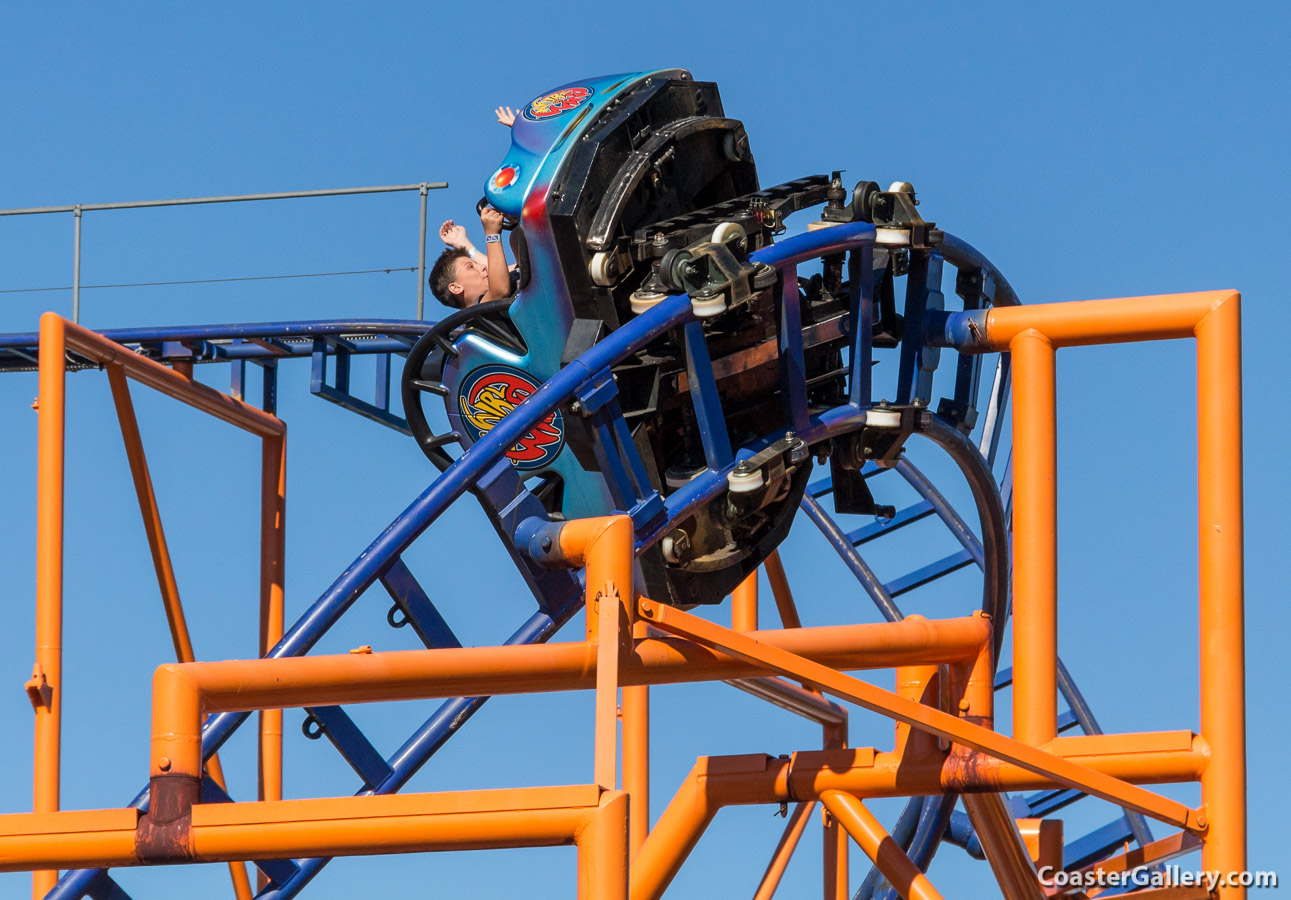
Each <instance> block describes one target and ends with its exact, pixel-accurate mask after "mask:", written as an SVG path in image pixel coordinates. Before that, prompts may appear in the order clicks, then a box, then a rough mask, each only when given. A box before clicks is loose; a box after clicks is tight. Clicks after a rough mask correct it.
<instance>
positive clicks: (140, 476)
mask: <svg viewBox="0 0 1291 900" xmlns="http://www.w3.org/2000/svg"><path fill="white" fill-rule="evenodd" d="M107 372H108V383H109V385H110V386H111V388H112V400H113V403H114V404H115V405H116V410H117V421H118V423H119V424H120V425H121V439H122V442H123V443H124V444H125V448H126V458H127V459H128V460H129V462H130V474H131V477H132V478H133V479H134V488H135V494H136V496H137V497H138V498H139V513H140V515H141V516H142V517H143V527H144V532H145V534H146V535H147V537H148V549H149V551H150V552H151V553H152V565H153V569H154V570H155V571H156V573H157V587H158V589H159V590H160V591H161V599H162V605H163V606H164V607H165V609H166V621H167V622H168V623H169V625H170V637H171V641H172V642H173V643H174V645H175V658H176V659H177V660H178V661H179V662H193V661H194V660H195V659H196V658H197V656H196V654H195V653H194V652H193V641H192V638H191V637H190V636H189V633H188V622H187V621H186V619H185V617H184V607H183V604H182V603H181V602H180V599H179V584H178V582H177V581H176V580H175V569H174V566H173V565H172V564H171V561H170V551H169V550H168V549H167V546H166V532H165V529H164V528H163V527H162V524H161V511H160V510H159V509H158V508H157V495H156V493H155V492H154V491H153V488H152V476H151V475H150V474H149V472H148V458H147V456H146V455H145V454H144V450H143V440H142V438H141V437H140V435H139V422H138V420H137V419H136V418H135V414H134V403H132V402H131V400H130V385H129V383H128V382H127V381H126V376H125V372H124V371H123V370H122V368H121V367H120V366H117V365H109V366H108V367H107ZM206 769H207V771H208V773H209V774H210V776H211V780H212V781H214V782H215V783H216V784H217V785H219V786H220V788H221V789H222V790H224V791H225V792H227V791H228V786H227V782H225V780H224V769H223V767H222V766H221V765H220V758H219V756H215V755H213V756H212V757H211V758H210V759H209V760H207V762H206ZM262 799H263V798H262ZM229 877H230V878H231V879H232V880H233V893H234V894H235V895H236V896H237V898H238V900H251V880H250V879H249V878H248V877H247V870H246V866H245V865H244V864H242V863H240V862H231V863H229Z"/></svg>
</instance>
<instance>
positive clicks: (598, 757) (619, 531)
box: [560, 516, 636, 791]
mask: <svg viewBox="0 0 1291 900" xmlns="http://www.w3.org/2000/svg"><path fill="white" fill-rule="evenodd" d="M560 550H561V554H562V555H563V556H564V558H565V560H566V561H567V562H569V563H570V564H572V565H575V566H579V565H582V566H586V568H587V576H586V583H587V589H586V590H587V600H586V604H587V607H588V609H589V611H590V610H591V609H592V608H593V607H594V606H595V607H596V616H595V620H596V622H597V635H596V641H597V650H596V726H595V727H596V743H595V755H594V762H593V767H594V771H595V778H594V780H595V782H596V783H597V784H599V785H600V786H601V787H602V788H603V789H605V790H609V791H612V790H614V786H615V782H616V780H617V777H616V776H617V773H618V718H619V717H618V710H619V696H618V695H619V667H620V664H621V663H622V661H623V659H624V657H626V656H627V654H628V652H629V651H630V650H631V649H632V647H631V643H632V642H631V635H632V631H631V629H632V618H633V616H634V610H635V608H636V594H635V593H634V591H633V585H632V567H633V563H634V562H635V556H634V554H633V531H632V520H631V519H630V518H628V517H627V516H606V517H603V518H596V519H576V520H574V521H572V522H567V523H566V524H565V525H564V526H563V527H562V528H561V529H560ZM588 620H589V622H590V621H591V620H592V617H591V616H590V614H589V619H588Z"/></svg>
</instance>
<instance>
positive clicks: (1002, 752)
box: [641, 600, 1205, 831]
mask: <svg viewBox="0 0 1291 900" xmlns="http://www.w3.org/2000/svg"><path fill="white" fill-rule="evenodd" d="M641 615H642V617H643V618H645V619H647V620H649V621H650V622H651V623H652V624H653V625H655V626H656V627H658V628H661V629H663V630H664V631H668V632H670V633H672V634H676V635H680V636H684V637H687V638H689V639H690V640H693V641H695V642H697V643H699V644H702V645H704V646H707V647H711V648H720V649H721V650H723V651H725V652H727V653H730V654H731V655H733V656H738V657H740V658H742V659H746V660H749V661H750V662H757V663H760V664H761V665H763V666H764V667H765V668H767V669H770V670H772V671H775V672H779V673H780V674H782V675H787V676H789V677H792V678H795V679H798V680H801V681H804V682H806V683H808V684H810V685H811V686H813V687H815V688H817V689H818V690H821V691H824V692H826V693H830V694H833V695H834V696H837V697H840V698H842V699H844V700H850V701H851V702H853V703H856V704H859V705H860V706H863V707H865V708H866V709H868V710H870V711H872V712H877V713H880V714H882V715H886V716H889V717H891V718H894V719H897V720H898V721H902V722H905V723H906V724H908V725H911V726H913V727H915V728H919V729H921V730H923V731H927V732H930V733H932V734H935V735H937V736H938V737H942V738H945V739H946V740H949V741H952V742H955V743H959V744H963V745H965V746H968V747H972V748H974V749H976V750H980V751H982V752H983V753H987V754H989V755H991V756H994V757H997V758H999V759H1002V760H1004V761H1006V762H1011V763H1013V764H1014V765H1017V766H1020V767H1021V768H1023V769H1027V770H1029V771H1031V772H1034V773H1036V774H1037V775H1041V776H1044V777H1046V778H1050V779H1052V780H1053V781H1055V782H1057V783H1058V784H1061V785H1063V786H1064V787H1070V788H1075V789H1077V790H1082V791H1084V792H1085V793H1088V794H1093V795H1094V796H1096V797H1100V798H1102V799H1104V800H1107V801H1108V802H1111V803H1115V804H1117V805H1119V806H1123V807H1126V808H1128V809H1132V810H1134V811H1136V812H1140V813H1143V814H1144V815H1147V816H1151V817H1152V818H1154V819H1159V820H1160V821H1163V822H1166V823H1167V824H1170V825H1175V826H1176V827H1183V828H1187V829H1189V830H1190V831H1204V830H1205V824H1204V823H1205V819H1204V816H1203V815H1202V813H1201V812H1200V811H1198V810H1193V809H1189V808H1188V807H1187V806H1185V805H1183V804H1182V803H1177V802H1175V801H1174V800H1170V799H1168V798H1165V797H1162V796H1160V795H1157V794H1154V793H1152V792H1151V791H1147V790H1144V789H1143V788H1140V787H1137V786H1136V785H1133V784H1129V783H1128V782H1125V781H1122V780H1120V779H1118V778H1113V777H1111V776H1108V775H1105V774H1103V773H1101V772H1098V771H1095V770H1094V769H1090V768H1088V767H1085V766H1082V765H1080V764H1078V763H1074V762H1070V761H1069V760H1066V759H1064V758H1062V757H1059V756H1054V755H1053V754H1051V753H1047V752H1045V751H1043V750H1040V749H1038V748H1035V747H1032V746H1030V745H1029V744H1023V743H1022V742H1020V741H1017V740H1014V739H1013V738H1008V737H1005V736H1003V735H1000V734H997V733H996V732H994V731H990V730H988V729H986V728H982V727H981V726H979V725H974V724H972V723H971V722H968V721H966V720H964V719H960V718H957V717H955V716H952V715H950V714H948V713H944V712H941V711H940V710H937V709H933V708H931V707H928V706H924V705H923V704H921V703H916V702H915V701H913V700H909V699H907V698H905V697H901V696H898V695H896V694H893V693H891V692H890V691H885V690H883V689H882V688H878V687H875V686H874V685H872V684H868V683H867V682H864V681H860V680H859V679H857V678H853V677H852V676H850V675H845V674H843V673H841V672H838V671H835V670H834V669H831V668H828V667H827V666H822V665H820V664H819V663H815V662H812V661H811V660H809V659H805V658H803V657H799V656H796V655H795V654H793V653H789V652H786V651H784V650H780V649H778V648H776V647H772V646H769V645H767V644H765V643H762V642H759V641H757V640H756V639H754V638H752V637H749V636H746V635H742V634H739V633H737V632H734V631H731V630H730V629H727V628H723V627H721V626H720V625H714V624H713V623H711V622H707V621H705V620H704V619H701V618H699V617H697V616H692V615H690V614H689V613H684V612H681V611H680V610H678V609H673V608H672V607H669V606H667V605H666V604H662V603H657V602H654V601H648V600H642V601H641ZM1199 819H1200V821H1199Z"/></svg>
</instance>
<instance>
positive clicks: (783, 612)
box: [762, 549, 802, 628]
mask: <svg viewBox="0 0 1291 900" xmlns="http://www.w3.org/2000/svg"><path fill="white" fill-rule="evenodd" d="M762 567H763V568H764V569H766V573H767V581H768V582H770V584H771V594H772V596H774V597H775V605H776V610H777V611H778V612H779V613H780V622H781V623H782V624H783V625H784V627H785V628H801V627H802V620H801V619H799V618H798V607H797V606H796V605H794V602H793V593H792V592H791V591H790V590H789V579H788V578H786V577H785V574H784V564H783V563H781V562H780V551H779V550H778V549H777V550H772V551H771V555H770V556H768V557H767V558H766V561H765V562H764V563H763V564H762Z"/></svg>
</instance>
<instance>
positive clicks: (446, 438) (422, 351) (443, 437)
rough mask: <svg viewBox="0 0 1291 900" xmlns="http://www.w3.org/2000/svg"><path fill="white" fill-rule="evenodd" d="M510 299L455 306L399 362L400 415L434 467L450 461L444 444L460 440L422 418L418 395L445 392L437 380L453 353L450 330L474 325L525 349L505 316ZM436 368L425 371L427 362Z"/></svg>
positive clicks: (511, 346)
mask: <svg viewBox="0 0 1291 900" xmlns="http://www.w3.org/2000/svg"><path fill="white" fill-rule="evenodd" d="M510 306H511V300H510V299H509V298H506V297H504V298H503V299H501V300H490V301H489V302H488V303H477V304H475V305H474V306H468V307H467V308H466V309H459V310H457V312H455V313H453V314H452V315H451V316H447V317H445V318H443V319H440V320H439V321H438V322H436V323H435V324H434V325H432V326H431V328H430V330H429V331H427V332H426V333H425V334H423V335H422V336H421V337H420V338H418V340H417V343H415V344H413V347H412V349H411V350H409V351H408V359H407V361H405V362H404V364H403V417H404V418H405V419H406V420H407V421H408V430H409V431H411V432H412V436H413V440H415V441H416V442H417V446H418V447H420V448H421V452H422V453H424V454H426V458H427V459H429V460H430V461H431V462H432V463H434V465H435V468H437V469H439V471H441V472H442V471H444V470H445V469H447V468H448V467H449V466H451V465H452V464H453V458H452V457H451V456H449V455H448V454H447V453H446V452H444V449H443V448H444V447H445V446H446V445H447V444H457V443H461V440H462V436H461V435H460V434H458V433H457V432H455V431H450V432H449V433H448V434H435V432H434V431H432V430H431V427H430V424H429V423H428V422H427V421H426V410H425V409H424V408H423V407H422V398H423V397H424V396H425V395H426V394H435V395H436V396H439V397H444V396H447V394H448V389H447V388H445V387H444V385H443V384H442V383H441V382H440V381H439V377H440V375H441V374H442V373H443V362H442V360H443V358H445V357H449V356H456V355H457V350H456V348H454V347H453V337H454V333H455V332H457V331H459V330H460V329H462V328H466V327H472V328H476V329H478V330H479V331H480V332H481V333H482V334H483V335H484V336H486V337H488V338H489V339H490V340H492V341H494V342H496V343H498V344H501V345H503V346H505V347H506V348H507V349H509V350H514V351H515V352H517V353H521V354H523V353H525V352H526V348H525V346H524V342H523V341H522V340H521V339H520V338H519V336H518V335H517V334H516V332H515V329H514V328H513V327H512V326H511V322H510V320H509V319H508V318H507V315H506V314H507V309H508V308H509V307H510ZM435 351H439V353H440V361H439V362H438V363H436V361H435V360H433V359H432V358H431V355H432V354H433V353H435ZM428 363H430V364H431V365H430V366H429V367H430V368H431V369H437V371H434V372H433V373H432V372H427V371H426V369H427V364H428Z"/></svg>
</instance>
